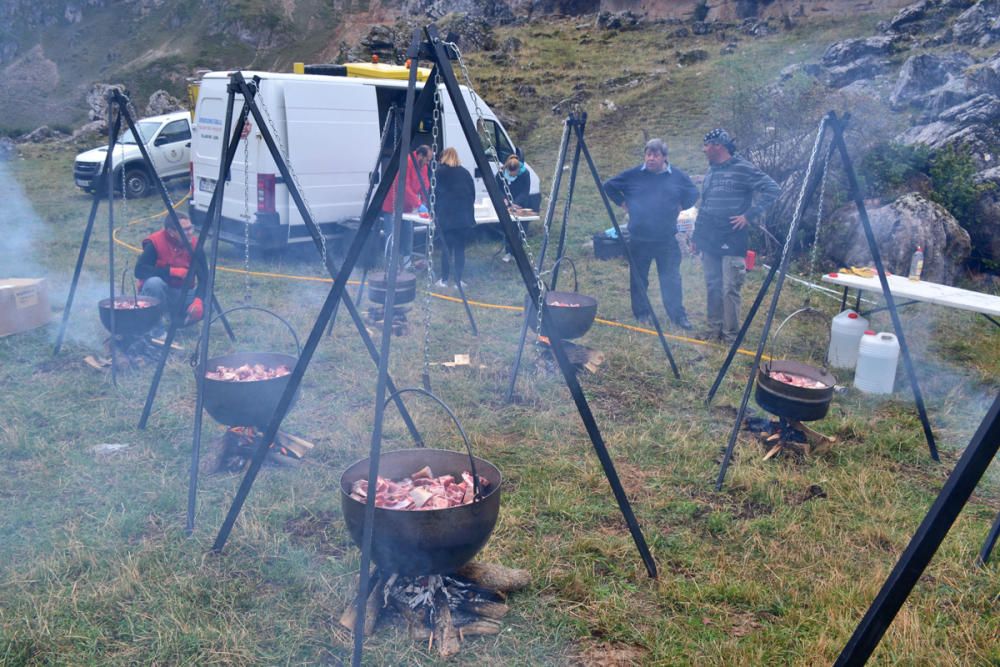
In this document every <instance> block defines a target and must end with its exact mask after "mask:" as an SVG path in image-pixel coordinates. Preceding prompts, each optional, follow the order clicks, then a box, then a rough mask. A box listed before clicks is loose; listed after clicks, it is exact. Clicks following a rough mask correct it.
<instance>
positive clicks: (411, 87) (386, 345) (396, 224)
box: [351, 30, 433, 667]
mask: <svg viewBox="0 0 1000 667" xmlns="http://www.w3.org/2000/svg"><path fill="white" fill-rule="evenodd" d="M419 44H420V31H419V30H414V31H413V35H412V37H411V39H410V50H409V51H408V52H407V57H408V58H409V59H410V78H409V82H408V84H407V87H406V107H405V112H404V115H403V140H402V145H401V146H400V149H399V152H400V160H402V163H401V164H400V166H399V175H398V177H397V181H398V184H397V186H396V187H397V189H396V199H395V202H394V203H395V211H393V221H392V244H391V248H390V251H389V272H388V276H387V281H386V282H387V286H386V292H385V316H384V320H383V326H382V350H381V354H380V355H379V366H378V381H377V384H376V387H375V418H374V424H373V429H372V439H371V448H370V450H369V455H368V479H369V480H376V479H378V470H379V462H380V461H379V460H380V458H381V449H382V421H383V418H384V416H385V390H386V385H387V379H388V377H389V352H390V348H391V343H392V309H393V306H394V305H395V303H396V278H397V277H398V272H399V259H400V257H399V256H400V230H401V228H402V219H401V218H402V214H403V201H404V199H405V189H406V172H407V170H408V169H409V168H410V166H411V165H410V140H411V138H412V131H413V128H412V122H413V107H414V99H415V98H416V87H417V85H416V84H417V66H418V65H417V62H418V59H417V54H418V47H419ZM431 81H433V79H431ZM374 532H375V494H374V493H370V494H368V497H367V498H366V500H365V517H364V524H363V529H362V536H361V565H360V571H359V578H358V582H359V583H358V591H359V594H358V599H357V615H356V618H355V622H354V653H353V655H352V657H351V664H352V665H354V666H355V667H360V665H361V652H362V647H363V645H364V642H365V616H366V609H365V608H366V606H367V604H368V596H367V595H363V594H361V591H367V590H368V586H369V575H370V573H369V568H370V567H371V554H372V536H373V535H374Z"/></svg>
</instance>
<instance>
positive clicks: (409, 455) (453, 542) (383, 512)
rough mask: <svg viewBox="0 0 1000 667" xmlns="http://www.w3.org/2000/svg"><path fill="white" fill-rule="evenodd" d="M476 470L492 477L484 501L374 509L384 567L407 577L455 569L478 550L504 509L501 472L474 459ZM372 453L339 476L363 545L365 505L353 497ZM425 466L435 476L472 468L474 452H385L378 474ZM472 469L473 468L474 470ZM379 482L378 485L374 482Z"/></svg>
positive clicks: (375, 554) (376, 554) (375, 550)
mask: <svg viewBox="0 0 1000 667" xmlns="http://www.w3.org/2000/svg"><path fill="white" fill-rule="evenodd" d="M474 461H475V464H476V466H475V467H476V474H478V475H479V476H480V477H484V478H486V479H487V480H489V486H488V487H487V488H486V489H484V490H483V498H482V500H478V501H476V502H473V503H472V504H469V505H461V506H459V507H449V508H447V509H440V510H421V511H412V510H387V509H383V508H380V507H376V508H375V526H374V534H373V539H372V559H373V560H374V561H375V564H376V565H378V568H379V569H380V570H381V571H382V572H395V573H398V574H401V575H405V576H418V575H425V574H444V573H448V572H454V571H455V570H457V569H458V568H460V567H461V566H462V565H465V564H466V563H468V562H469V561H470V560H472V558H473V557H474V556H475V555H476V554H477V553H479V550H480V549H482V548H483V547H484V546H485V545H486V542H487V540H489V538H490V534H492V533H493V528H494V526H496V522H497V517H498V516H499V514H500V483H501V482H502V481H503V480H502V479H501V476H500V471H499V470H498V469H497V468H496V466H494V465H493V464H491V463H489V462H488V461H485V460H483V459H480V458H478V457H475V458H474ZM368 466H369V460H368V459H367V458H365V459H362V460H360V461H358V462H357V463H354V464H352V465H351V466H350V467H349V468H348V469H347V470H346V471H344V474H343V475H342V476H341V478H340V501H341V507H342V508H343V512H344V520H345V521H346V522H347V530H348V532H349V533H350V534H351V539H353V540H354V542H355V544H357V545H359V546H360V545H361V536H362V531H363V529H364V518H365V504H364V503H363V502H360V501H358V500H355V499H354V498H351V486H352V485H353V484H354V482H356V481H357V480H359V479H366V478H367V477H368ZM424 466H430V468H431V470H432V471H433V472H434V474H435V475H447V474H454V475H455V476H456V478H460V476H461V473H462V471H469V467H470V466H469V455H468V454H465V453H461V452H453V451H449V450H445V449H401V450H397V451H392V452H386V453H383V454H382V456H381V458H380V460H379V476H381V477H384V478H388V479H401V478H403V477H407V476H409V475H411V474H413V473H414V472H416V471H417V470H420V469H421V468H423V467H424ZM469 472H471V471H469ZM372 486H373V487H374V485H372Z"/></svg>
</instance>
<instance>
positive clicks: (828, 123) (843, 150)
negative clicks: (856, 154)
mask: <svg viewBox="0 0 1000 667" xmlns="http://www.w3.org/2000/svg"><path fill="white" fill-rule="evenodd" d="M848 120H849V116H848V115H846V114H845V115H844V117H843V118H838V117H837V114H836V113H834V112H833V111H831V112H829V113H828V114H827V115H826V116H825V117H824V118H823V122H822V123H821V124H820V129H819V130H818V131H817V133H816V143H815V145H814V147H813V152H812V156H811V158H810V160H809V164H808V166H807V168H806V177H805V181H804V182H803V187H804V188H807V186H809V184H810V182H811V176H812V171H813V167H814V165H815V162H816V157H817V155H819V148H820V146H821V145H822V144H823V138H824V136H825V135H826V131H827V130H828V129H829V130H830V131H831V133H832V135H833V138H832V140H831V145H830V150H831V151H833V150H837V151H838V152H839V153H840V157H841V161H842V163H843V167H844V172H845V173H846V175H847V181H848V186H849V188H850V193H851V198H852V199H853V200H854V203H855V205H856V206H857V208H858V214H859V217H860V218H861V225H862V228H863V229H864V231H865V238H866V239H867V240H868V248H869V250H870V251H871V254H872V260H873V262H874V263H875V269H876V270H877V271H878V276H879V281H880V282H881V284H882V295H883V296H884V297H885V301H886V304H887V307H888V310H889V314H890V315H891V317H892V325H893V329H894V330H895V332H896V337H897V338H898V339H899V349H900V352H901V353H902V357H903V365H904V366H905V368H906V372H907V375H908V377H909V379H910V386H911V387H912V388H913V395H914V401H915V402H916V405H917V412H918V413H919V415H920V421H921V423H922V424H923V427H924V435H925V437H926V438H927V446H928V447H929V448H930V452H931V458H933V459H934V460H935V461H938V460H940V459H939V457H938V452H937V446H936V445H935V443H934V434H933V432H932V431H931V426H930V422H928V420H927V410H926V409H925V407H924V398H923V394H922V393H921V391H920V385H919V384H918V383H917V375H916V370H915V368H914V366H913V361H912V359H911V358H910V348H909V345H908V344H907V342H906V336H905V335H904V333H903V325H902V322H901V321H900V319H899V313H898V312H897V309H896V302H895V300H894V299H893V296H892V292H890V291H889V282H888V280H887V279H886V273H885V266H884V265H883V264H882V255H881V254H880V253H879V250H878V243H877V241H876V240H875V234H874V232H873V231H872V226H871V221H870V220H869V219H868V211H867V209H866V208H865V203H864V198H863V197H862V194H861V188H860V187H859V186H858V181H857V177H856V175H855V173H854V167H853V166H852V164H851V158H850V155H848V153H847V144H846V143H845V142H844V129H845V128H846V126H847V122H848ZM813 191H814V187H813V188H811V189H807V192H809V193H810V194H811V193H812V192H813ZM806 199H807V197H806V196H805V195H803V196H802V197H801V198H800V199H799V202H798V205H797V206H796V210H795V213H794V214H793V216H792V222H791V224H790V225H789V228H788V236H787V237H786V239H785V245H784V248H783V249H782V252H781V258H780V261H778V262H776V263H775V265H774V266H772V268H771V271H770V273H769V274H768V276H767V278H765V279H764V284H763V285H762V286H761V289H760V292H759V293H758V294H757V298H756V299H755V300H754V303H753V306H752V307H751V309H750V312H749V313H748V314H747V317H746V319H745V320H744V322H743V326H742V327H741V329H740V333H739V335H738V336H737V339H736V341H734V342H733V345H732V347H731V348H730V350H729V354H728V356H727V357H726V361H725V362H724V363H723V365H722V368H720V369H719V374H718V376H717V377H716V380H715V383H714V384H713V385H712V389H711V390H710V391H709V394H708V398H707V399H706V400H707V401H711V400H712V397H713V396H714V395H715V391H716V390H717V389H718V387H719V384H720V383H721V381H722V378H723V376H724V375H725V374H726V371H727V370H728V368H729V365H730V363H731V362H732V360H733V357H734V356H735V354H736V350H737V349H739V344H740V342H741V340H742V337H743V336H744V335H745V334H746V331H747V329H748V328H749V326H750V322H751V321H752V320H753V318H754V316H755V315H756V313H757V309H758V308H759V307H760V304H761V302H762V301H763V296H764V294H765V292H766V291H767V289H768V287H769V286H770V284H771V281H772V279H773V278H774V276H775V275H777V282H776V283H775V287H774V293H773V295H772V296H771V305H770V307H769V308H768V311H767V317H766V319H765V320H764V329H763V331H761V334H760V341H759V342H758V344H757V353H756V354H755V355H754V360H753V364H752V365H751V367H750V375H749V377H748V378H747V384H746V388H745V389H744V391H743V398H742V400H741V402H740V408H739V410H738V411H737V413H736V423H735V424H734V425H733V430H732V432H731V433H730V434H729V442H728V443H727V445H726V451H725V454H724V455H723V457H722V464H721V466H720V468H719V476H718V478H717V479H716V482H715V488H716V490H719V489H721V488H722V484H723V482H724V481H725V479H726V470H727V469H728V468H729V462H730V460H731V459H732V455H733V449H734V448H735V446H736V438H737V436H738V435H739V432H740V428H741V426H742V424H743V416H744V414H745V413H746V408H747V403H748V402H749V400H750V392H751V390H752V389H753V386H754V382H755V381H756V377H757V369H758V368H759V366H760V358H761V356H762V355H763V352H764V346H765V345H766V343H767V337H768V334H769V333H770V331H771V324H772V322H773V320H774V313H775V310H776V309H777V307H778V298H779V297H780V296H781V287H782V285H783V284H784V281H785V275H786V274H787V272H788V262H789V260H790V259H791V244H792V240H793V239H794V238H795V232H796V230H797V229H798V224H799V221H800V220H801V218H802V211H803V210H805V203H806Z"/></svg>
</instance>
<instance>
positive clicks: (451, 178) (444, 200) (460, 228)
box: [434, 148, 476, 287]
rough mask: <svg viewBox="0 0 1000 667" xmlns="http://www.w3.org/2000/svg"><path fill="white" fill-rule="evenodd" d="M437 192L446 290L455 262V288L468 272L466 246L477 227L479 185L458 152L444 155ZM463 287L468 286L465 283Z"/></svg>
mask: <svg viewBox="0 0 1000 667" xmlns="http://www.w3.org/2000/svg"><path fill="white" fill-rule="evenodd" d="M436 178H437V190H436V191H435V192H436V196H435V202H434V207H435V210H434V215H435V216H436V221H435V224H436V226H437V228H438V230H440V232H441V235H442V237H443V240H444V247H443V248H442V249H441V280H439V281H438V286H439V287H446V286H447V284H448V276H449V275H450V273H451V260H452V259H454V261H455V284H456V285H458V284H459V283H460V282H461V280H462V271H463V270H464V269H465V242H466V239H467V238H468V235H469V232H470V230H472V229H473V228H475V226H476V217H475V206H476V184H475V182H474V181H473V180H472V174H470V173H469V172H468V171H467V170H466V169H465V168H464V167H462V166H461V163H460V162H459V160H458V152H457V151H456V150H455V149H454V148H446V149H444V150H443V151H442V152H441V157H440V160H439V165H438V168H437V173H436ZM461 284H462V287H465V283H464V282H462V283H461Z"/></svg>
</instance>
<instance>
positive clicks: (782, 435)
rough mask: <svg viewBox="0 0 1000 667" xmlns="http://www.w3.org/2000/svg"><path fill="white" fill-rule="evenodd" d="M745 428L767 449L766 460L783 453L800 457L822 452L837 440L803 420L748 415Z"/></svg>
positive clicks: (744, 423)
mask: <svg viewBox="0 0 1000 667" xmlns="http://www.w3.org/2000/svg"><path fill="white" fill-rule="evenodd" d="M743 428H744V429H745V430H747V431H750V432H751V433H754V434H755V435H756V436H757V439H758V440H760V442H761V444H762V445H763V446H764V448H765V449H766V450H767V451H766V453H765V454H764V460H765V461H766V460H768V459H770V458H774V457H775V456H777V455H778V454H782V453H784V454H791V455H793V456H799V457H802V456H809V455H810V454H822V453H824V452H826V451H827V450H828V449H830V446H831V445H833V443H835V442H836V441H837V439H836V438H834V437H832V436H829V435H824V434H822V433H820V432H818V431H815V430H813V429H811V428H809V427H808V426H806V425H805V424H803V423H802V422H799V421H792V420H786V419H761V418H758V417H747V418H746V419H745V420H744V422H743Z"/></svg>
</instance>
